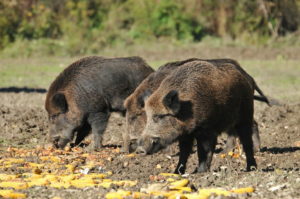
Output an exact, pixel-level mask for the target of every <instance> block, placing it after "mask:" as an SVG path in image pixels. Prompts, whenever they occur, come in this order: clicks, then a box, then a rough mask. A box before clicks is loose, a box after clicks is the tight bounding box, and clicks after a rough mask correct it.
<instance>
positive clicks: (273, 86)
mask: <svg viewBox="0 0 300 199" xmlns="http://www.w3.org/2000/svg"><path fill="white" fill-rule="evenodd" d="M77 59H79V58H55V57H45V58H27V59H4V60H1V61H0V71H1V72H0V88H8V87H21V88H23V87H28V88H44V89H47V88H48V87H49V85H50V84H51V82H52V81H53V80H54V79H55V77H56V76H57V75H58V74H59V73H60V72H61V71H62V70H63V69H64V68H65V67H67V66H68V65H70V64H71V63H72V62H74V61H76V60H77ZM174 60H176V59H174ZM174 60H172V61H174ZM167 61H168V60H155V61H153V60H151V61H148V63H149V65H150V66H152V67H153V68H154V69H157V68H158V67H159V66H160V65H162V64H164V63H166V62H167ZM238 61H239V62H240V64H241V65H242V67H243V68H244V69H245V70H246V71H247V72H248V73H249V74H250V75H252V76H253V77H254V79H255V80H256V82H257V84H258V85H259V87H260V88H261V89H262V90H263V91H264V92H265V94H266V95H269V96H272V97H274V98H276V99H278V100H283V101H284V102H285V103H295V102H297V101H299V98H300V88H299V85H300V78H299V77H300V64H299V62H298V61H297V60H238Z"/></svg>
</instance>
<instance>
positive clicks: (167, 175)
mask: <svg viewBox="0 0 300 199" xmlns="http://www.w3.org/2000/svg"><path fill="white" fill-rule="evenodd" d="M158 175H160V176H164V177H172V176H176V177H179V176H180V175H179V174H175V173H160V174H158Z"/></svg>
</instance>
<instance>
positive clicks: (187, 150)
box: [174, 136, 194, 174]
mask: <svg viewBox="0 0 300 199" xmlns="http://www.w3.org/2000/svg"><path fill="white" fill-rule="evenodd" d="M193 141H194V138H193V137H192V136H186V137H184V138H182V139H181V140H179V161H178V165H177V167H176V169H175V172H174V173H176V174H184V172H185V169H186V162H187V159H188V157H189V156H190V154H191V152H192V148H193Z"/></svg>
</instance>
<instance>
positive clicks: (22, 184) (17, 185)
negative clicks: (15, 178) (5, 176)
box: [0, 181, 28, 189]
mask: <svg viewBox="0 0 300 199" xmlns="http://www.w3.org/2000/svg"><path fill="white" fill-rule="evenodd" d="M0 186H1V187H3V188H7V187H12V188H14V189H26V188H27V187H28V185H27V183H26V182H10V181H4V182H1V183H0Z"/></svg>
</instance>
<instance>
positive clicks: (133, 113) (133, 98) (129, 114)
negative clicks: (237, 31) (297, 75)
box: [123, 58, 268, 152]
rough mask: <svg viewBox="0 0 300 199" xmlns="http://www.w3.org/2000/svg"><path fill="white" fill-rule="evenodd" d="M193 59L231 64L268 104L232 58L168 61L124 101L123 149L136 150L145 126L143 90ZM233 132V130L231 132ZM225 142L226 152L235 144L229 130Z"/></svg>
mask: <svg viewBox="0 0 300 199" xmlns="http://www.w3.org/2000/svg"><path fill="white" fill-rule="evenodd" d="M193 61H207V62H209V63H211V64H213V65H215V66H217V67H226V65H225V66H224V64H228V63H230V64H233V65H234V66H235V68H236V69H237V70H238V71H240V72H241V73H242V74H243V75H244V76H245V77H246V79H247V80H248V82H249V84H250V85H251V87H252V88H253V93H254V90H257V91H258V92H259V93H260V96H256V100H259V101H264V102H266V103H267V104H268V99H267V98H266V96H264V94H263V93H262V92H261V90H260V89H259V87H258V86H257V85H256V83H255V81H254V79H253V78H252V77H251V76H250V75H249V74H248V73H246V72H245V71H244V70H243V68H242V67H241V66H240V64H239V63H238V62H237V61H235V60H233V59H211V60H203V59H198V58H191V59H187V60H183V61H178V62H170V63H166V64H164V65H162V66H161V67H159V69H158V70H157V71H156V72H155V73H152V74H151V75H149V76H148V77H147V78H146V79H145V80H144V81H143V82H142V83H141V84H140V85H139V86H138V87H137V89H136V90H135V91H134V93H132V94H131V95H130V96H129V97H128V98H127V99H126V100H125V102H124V106H125V108H126V132H125V134H123V140H124V144H123V150H124V151H129V152H133V151H135V150H136V146H137V143H136V141H137V139H138V138H139V137H140V135H141V134H142V132H143V130H144V128H145V126H146V121H147V118H146V114H145V110H144V100H143V94H144V92H145V91H146V90H147V89H149V90H150V91H151V92H154V91H155V90H156V89H157V88H158V87H159V85H160V83H161V82H162V81H163V79H164V78H165V77H166V76H167V75H169V74H170V73H171V72H172V71H173V70H175V69H176V68H178V67H179V66H182V65H183V64H186V63H188V62H193ZM253 130H254V132H257V133H258V128H257V126H254V127H253ZM232 133H233V132H232ZM228 135H229V136H228V139H227V144H226V148H225V149H224V152H228V151H229V150H231V149H232V148H233V147H234V146H235V137H236V135H231V132H229V134H228ZM255 137H256V138H257V137H258V138H259V135H255ZM259 146H260V140H259V139H256V142H255V144H254V151H256V150H257V149H258V148H259Z"/></svg>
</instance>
